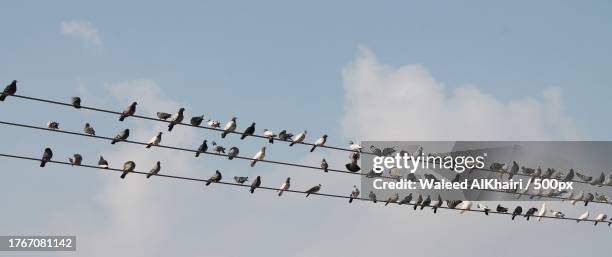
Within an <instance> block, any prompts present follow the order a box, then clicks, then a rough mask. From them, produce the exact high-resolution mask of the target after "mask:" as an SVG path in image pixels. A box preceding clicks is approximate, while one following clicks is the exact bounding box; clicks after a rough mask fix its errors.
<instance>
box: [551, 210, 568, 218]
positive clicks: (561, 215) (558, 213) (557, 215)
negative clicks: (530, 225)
mask: <svg viewBox="0 0 612 257" xmlns="http://www.w3.org/2000/svg"><path fill="white" fill-rule="evenodd" d="M550 213H552V215H553V216H555V217H557V218H565V214H563V212H560V211H554V210H550Z"/></svg>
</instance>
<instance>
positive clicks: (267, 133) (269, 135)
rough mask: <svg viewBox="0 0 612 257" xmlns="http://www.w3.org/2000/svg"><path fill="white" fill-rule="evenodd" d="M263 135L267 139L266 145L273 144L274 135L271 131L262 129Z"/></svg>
mask: <svg viewBox="0 0 612 257" xmlns="http://www.w3.org/2000/svg"><path fill="white" fill-rule="evenodd" d="M263 135H264V137H266V138H268V143H270V144H274V137H275V136H276V135H274V132H272V130H269V129H264V130H263Z"/></svg>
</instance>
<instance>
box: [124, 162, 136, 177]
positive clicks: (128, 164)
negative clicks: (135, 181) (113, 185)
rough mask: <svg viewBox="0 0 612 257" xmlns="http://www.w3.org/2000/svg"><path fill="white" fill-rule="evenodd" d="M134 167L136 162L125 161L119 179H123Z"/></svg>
mask: <svg viewBox="0 0 612 257" xmlns="http://www.w3.org/2000/svg"><path fill="white" fill-rule="evenodd" d="M135 168H136V163H134V162H133V161H127V162H125V163H124V164H123V173H121V179H124V178H125V176H126V175H127V174H128V173H130V172H132V171H134V169H135Z"/></svg>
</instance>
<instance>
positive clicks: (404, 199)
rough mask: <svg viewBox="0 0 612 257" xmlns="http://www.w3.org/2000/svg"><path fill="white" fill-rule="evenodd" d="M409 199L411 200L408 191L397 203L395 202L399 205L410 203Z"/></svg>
mask: <svg viewBox="0 0 612 257" xmlns="http://www.w3.org/2000/svg"><path fill="white" fill-rule="evenodd" d="M410 201H412V193H410V194H408V195H407V196H405V197H404V198H402V200H401V201H399V203H397V204H399V205H402V204H410Z"/></svg>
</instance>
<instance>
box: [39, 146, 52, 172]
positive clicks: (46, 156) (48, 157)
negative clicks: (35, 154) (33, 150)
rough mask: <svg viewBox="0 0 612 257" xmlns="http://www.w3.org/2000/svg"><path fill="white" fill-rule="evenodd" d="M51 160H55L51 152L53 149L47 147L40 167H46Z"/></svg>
mask: <svg viewBox="0 0 612 257" xmlns="http://www.w3.org/2000/svg"><path fill="white" fill-rule="evenodd" d="M51 158H53V151H51V148H49V147H47V148H45V152H43V156H42V158H41V159H40V167H41V168H42V167H45V164H47V162H48V161H50V160H51Z"/></svg>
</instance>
